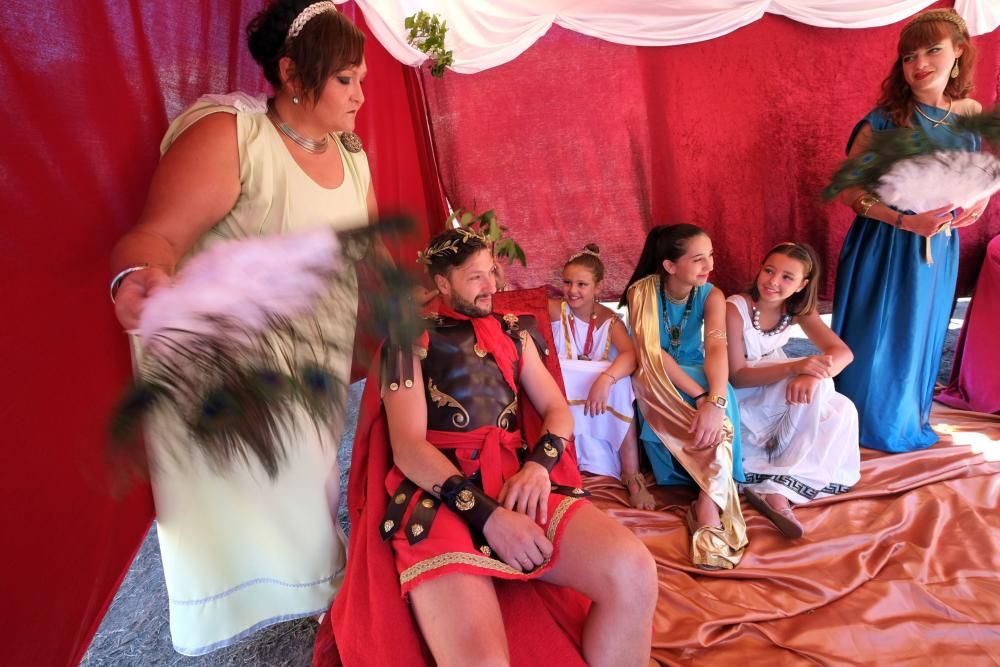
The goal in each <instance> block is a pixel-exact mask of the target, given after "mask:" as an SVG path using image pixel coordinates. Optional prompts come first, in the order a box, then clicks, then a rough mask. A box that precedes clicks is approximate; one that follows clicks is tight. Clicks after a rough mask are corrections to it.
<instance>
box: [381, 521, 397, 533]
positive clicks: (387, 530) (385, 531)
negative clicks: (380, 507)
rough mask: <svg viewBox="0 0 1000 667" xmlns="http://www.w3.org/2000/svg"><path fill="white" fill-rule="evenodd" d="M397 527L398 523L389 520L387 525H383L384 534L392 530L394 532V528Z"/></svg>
mask: <svg viewBox="0 0 1000 667" xmlns="http://www.w3.org/2000/svg"><path fill="white" fill-rule="evenodd" d="M395 525H396V522H395V521H393V520H392V519H389V520H387V521H386V522H385V523H383V524H382V532H383V533H388V532H389V531H390V530H392V527H393V526H395Z"/></svg>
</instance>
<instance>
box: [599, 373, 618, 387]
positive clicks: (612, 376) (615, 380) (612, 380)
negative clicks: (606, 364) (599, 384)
mask: <svg viewBox="0 0 1000 667" xmlns="http://www.w3.org/2000/svg"><path fill="white" fill-rule="evenodd" d="M601 375H607V376H608V377H609V378H611V384H614V383H616V382H618V378H616V377H615V376H614V375H612V374H611V373H609V372H607V371H601Z"/></svg>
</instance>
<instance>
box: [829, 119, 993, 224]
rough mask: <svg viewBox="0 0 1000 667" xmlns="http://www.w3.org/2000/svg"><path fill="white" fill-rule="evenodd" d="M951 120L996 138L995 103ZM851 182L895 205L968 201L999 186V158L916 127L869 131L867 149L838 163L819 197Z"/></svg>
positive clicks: (908, 207)
mask: <svg viewBox="0 0 1000 667" xmlns="http://www.w3.org/2000/svg"><path fill="white" fill-rule="evenodd" d="M954 124H955V128H956V130H959V131H962V130H966V131H969V132H973V133H976V134H978V135H980V137H982V138H983V139H984V140H986V141H988V142H990V143H991V144H992V145H997V144H998V142H1000V107H996V108H994V109H993V110H991V111H989V112H986V113H983V114H977V115H974V116H960V117H958V118H957V120H956V121H955V123H954ZM853 187H860V188H862V189H864V190H867V191H869V192H874V193H876V194H878V195H879V197H880V198H881V199H882V201H884V202H885V203H887V204H889V205H891V206H894V207H895V208H897V209H899V210H901V211H918V212H920V211H928V210H931V209H934V208H940V207H942V206H947V205H949V204H951V205H953V206H956V207H968V206H970V205H971V204H973V203H975V202H977V201H979V200H981V199H984V198H986V197H989V196H990V195H992V194H993V193H994V192H996V191H997V190H1000V160H998V159H997V158H996V157H994V156H993V155H992V154H990V153H969V152H966V151H956V150H954V149H951V148H946V147H944V146H941V145H939V144H937V143H936V142H935V141H934V140H933V139H932V138H931V137H930V136H929V135H928V134H927V132H926V131H924V130H923V129H922V128H900V129H895V130H886V131H882V132H874V133H872V140H871V147H870V148H869V150H868V151H866V152H864V153H862V154H861V155H857V156H855V157H853V158H851V159H848V160H845V161H844V162H843V163H841V165H840V167H839V168H838V169H837V171H836V173H835V174H834V176H833V179H832V180H831V182H830V184H829V185H828V186H827V187H826V188H825V189H824V190H823V197H824V199H826V200H828V201H829V200H831V199H833V198H834V197H836V196H837V195H838V194H840V193H841V192H842V191H844V190H846V189H848V188H853Z"/></svg>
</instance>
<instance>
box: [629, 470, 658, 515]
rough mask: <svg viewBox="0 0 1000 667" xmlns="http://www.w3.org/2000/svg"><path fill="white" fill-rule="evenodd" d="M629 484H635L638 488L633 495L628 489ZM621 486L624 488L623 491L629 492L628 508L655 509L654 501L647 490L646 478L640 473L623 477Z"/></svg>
mask: <svg viewBox="0 0 1000 667" xmlns="http://www.w3.org/2000/svg"><path fill="white" fill-rule="evenodd" d="M630 482H634V483H635V484H637V485H638V486H639V490H638V491H636V492H634V493H633V492H632V491H630V490H629V488H628V485H629V483H630ZM622 485H623V486H624V487H625V490H626V491H628V492H629V494H628V504H629V506H630V507H634V508H635V509H647V510H652V509H655V508H656V499H655V498H653V494H652V493H650V492H649V491H648V490H647V488H646V476H645V475H643V474H642V473H641V472H636V473H632V474H631V475H623V476H622ZM642 506H645V507H642Z"/></svg>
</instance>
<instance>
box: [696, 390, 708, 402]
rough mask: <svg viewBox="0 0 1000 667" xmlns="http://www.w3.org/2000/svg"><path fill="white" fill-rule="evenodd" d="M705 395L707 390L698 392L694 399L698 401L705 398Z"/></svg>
mask: <svg viewBox="0 0 1000 667" xmlns="http://www.w3.org/2000/svg"><path fill="white" fill-rule="evenodd" d="M706 396H708V392H707V391H703V392H701V393H700V394H698V395H697V396H695V397H694V400H696V401H700V400H701V399H703V398H705V397H706Z"/></svg>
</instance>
